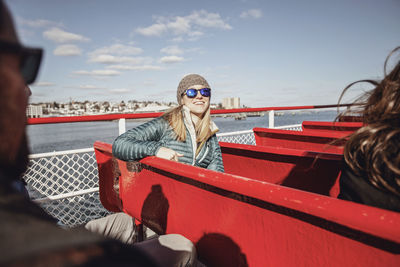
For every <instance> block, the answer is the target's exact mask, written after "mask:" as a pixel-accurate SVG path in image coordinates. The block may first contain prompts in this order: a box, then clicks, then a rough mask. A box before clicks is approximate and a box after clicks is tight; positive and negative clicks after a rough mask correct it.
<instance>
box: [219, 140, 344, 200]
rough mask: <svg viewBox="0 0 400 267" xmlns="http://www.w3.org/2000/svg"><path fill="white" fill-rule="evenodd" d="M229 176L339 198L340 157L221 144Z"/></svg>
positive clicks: (292, 150)
mask: <svg viewBox="0 0 400 267" xmlns="http://www.w3.org/2000/svg"><path fill="white" fill-rule="evenodd" d="M220 146H221V151H222V158H223V161H224V168H225V172H226V173H230V174H234V175H240V176H243V177H247V178H252V179H255V180H260V181H265V182H269V183H273V184H280V185H284V186H288V187H291V188H296V189H300V190H304V191H308V192H314V193H318V194H322V195H330V196H333V197H337V195H338V194H339V187H338V184H337V180H338V178H339V177H340V171H341V166H342V157H343V156H342V155H341V154H330V153H322V152H310V151H306V150H299V149H289V148H277V147H268V146H252V145H242V144H234V143H225V142H220Z"/></svg>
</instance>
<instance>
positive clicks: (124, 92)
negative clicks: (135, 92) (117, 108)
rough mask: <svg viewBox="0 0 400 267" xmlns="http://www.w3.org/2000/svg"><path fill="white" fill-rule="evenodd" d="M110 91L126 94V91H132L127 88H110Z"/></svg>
mask: <svg viewBox="0 0 400 267" xmlns="http://www.w3.org/2000/svg"><path fill="white" fill-rule="evenodd" d="M109 91H110V93H117V94H126V93H131V92H132V91H131V90H130V89H127V88H116V89H110V90H109Z"/></svg>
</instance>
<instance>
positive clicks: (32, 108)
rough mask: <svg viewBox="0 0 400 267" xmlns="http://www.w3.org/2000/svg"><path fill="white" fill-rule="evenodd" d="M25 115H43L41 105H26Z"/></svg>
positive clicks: (38, 116) (32, 116)
mask: <svg viewBox="0 0 400 267" xmlns="http://www.w3.org/2000/svg"><path fill="white" fill-rule="evenodd" d="M26 116H27V117H28V118H40V117H43V107H42V106H40V105H28V106H27V107H26Z"/></svg>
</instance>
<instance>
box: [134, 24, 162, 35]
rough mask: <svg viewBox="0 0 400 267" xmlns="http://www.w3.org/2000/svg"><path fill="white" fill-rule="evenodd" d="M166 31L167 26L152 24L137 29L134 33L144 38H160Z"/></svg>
mask: <svg viewBox="0 0 400 267" xmlns="http://www.w3.org/2000/svg"><path fill="white" fill-rule="evenodd" d="M166 31H167V26H166V25H164V24H161V23H157V24H153V25H151V26H149V27H145V28H137V29H136V32H137V33H140V34H141V35H144V36H161V35H162V34H163V33H165V32H166Z"/></svg>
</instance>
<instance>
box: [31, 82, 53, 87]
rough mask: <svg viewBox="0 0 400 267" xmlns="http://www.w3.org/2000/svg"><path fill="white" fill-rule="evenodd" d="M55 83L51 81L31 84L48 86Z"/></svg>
mask: <svg viewBox="0 0 400 267" xmlns="http://www.w3.org/2000/svg"><path fill="white" fill-rule="evenodd" d="M54 85H55V83H52V82H38V83H34V84H33V85H32V86H35V87H49V86H54Z"/></svg>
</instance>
